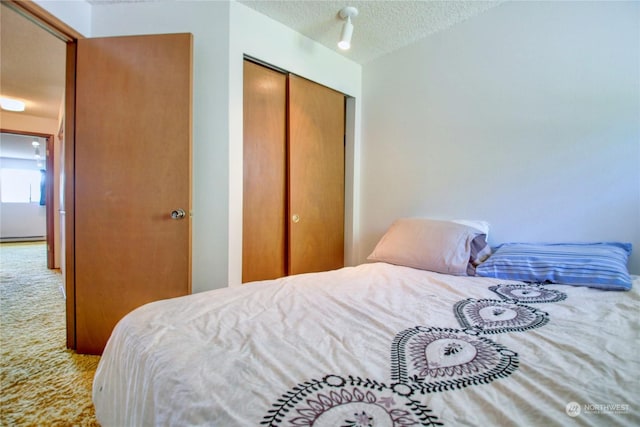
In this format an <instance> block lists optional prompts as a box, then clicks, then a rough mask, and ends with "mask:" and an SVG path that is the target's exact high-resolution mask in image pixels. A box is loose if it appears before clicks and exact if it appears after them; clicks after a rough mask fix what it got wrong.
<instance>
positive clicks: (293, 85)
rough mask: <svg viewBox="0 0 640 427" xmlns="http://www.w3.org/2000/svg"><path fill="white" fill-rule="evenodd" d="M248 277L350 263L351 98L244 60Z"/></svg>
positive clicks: (269, 276) (245, 277)
mask: <svg viewBox="0 0 640 427" xmlns="http://www.w3.org/2000/svg"><path fill="white" fill-rule="evenodd" d="M243 103H244V104H243V105H244V106H243V108H244V145H243V162H244V163H243V164H244V166H243V168H244V176H243V237H242V281H243V282H249V281H254V280H266V279H273V278H277V277H282V276H286V275H290V274H300V273H308V272H315V271H325V270H331V269H336V268H340V267H343V266H344V133H345V132H344V130H345V96H344V95H343V94H341V93H339V92H336V91H334V90H332V89H329V88H327V87H325V86H322V85H320V84H317V83H314V82H312V81H309V80H307V79H305V78H302V77H299V76H296V75H293V74H289V73H285V72H282V71H280V70H276V69H272V68H269V67H267V66H264V65H260V64H257V63H254V62H252V61H249V60H245V62H244V100H243Z"/></svg>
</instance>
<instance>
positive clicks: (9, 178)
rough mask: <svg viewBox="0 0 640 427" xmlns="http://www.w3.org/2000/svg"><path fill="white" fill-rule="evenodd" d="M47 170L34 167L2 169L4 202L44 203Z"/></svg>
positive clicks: (0, 186)
mask: <svg viewBox="0 0 640 427" xmlns="http://www.w3.org/2000/svg"><path fill="white" fill-rule="evenodd" d="M44 179H45V172H44V171H39V170H33V169H10V168H3V169H1V170H0V194H2V203H40V204H41V205H44Z"/></svg>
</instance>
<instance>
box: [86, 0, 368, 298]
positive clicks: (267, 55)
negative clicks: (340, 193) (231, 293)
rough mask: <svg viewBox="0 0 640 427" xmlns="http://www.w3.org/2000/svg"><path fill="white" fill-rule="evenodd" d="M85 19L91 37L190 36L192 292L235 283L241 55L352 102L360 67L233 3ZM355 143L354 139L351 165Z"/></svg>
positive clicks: (168, 6) (107, 10) (152, 7)
mask: <svg viewBox="0 0 640 427" xmlns="http://www.w3.org/2000/svg"><path fill="white" fill-rule="evenodd" d="M91 16H92V21H91V25H90V28H91V34H90V35H91V36H92V37H101V36H114V35H133V34H152V33H172V32H191V33H193V35H194V87H193V94H194V100H193V102H194V109H193V112H194V113H193V114H194V116H193V142H194V145H193V148H194V177H193V178H194V188H193V190H194V206H193V211H194V217H193V291H194V292H201V291H205V290H209V289H214V288H219V287H224V286H227V285H228V284H230V283H231V284H236V283H240V281H241V271H242V264H241V259H242V258H241V256H242V252H241V250H242V248H241V242H242V71H241V70H242V68H241V67H242V58H243V54H244V53H247V54H250V55H252V56H255V57H258V58H260V59H262V60H264V61H267V62H270V63H273V64H274V65H278V66H280V67H282V68H285V69H287V70H289V71H292V72H295V73H298V74H300V75H302V76H305V77H308V78H310V79H312V80H315V81H318V82H319V83H322V84H325V85H327V86H329V87H332V88H334V89H337V90H339V91H341V92H344V93H346V94H349V95H351V96H354V97H356V99H358V100H359V99H360V90H361V85H360V83H361V80H360V73H361V69H360V66H358V65H357V64H355V63H353V62H352V61H349V60H347V59H345V58H343V57H342V56H340V55H339V54H336V53H335V52H333V51H330V50H329V49H326V48H324V47H322V46H319V45H317V44H315V43H313V42H311V41H310V40H309V39H306V38H304V37H302V36H300V35H299V34H298V33H295V32H294V31H292V30H290V29H288V28H286V27H284V26H282V25H280V24H278V23H276V22H275V21H273V20H271V19H269V18H267V17H265V16H263V15H260V14H257V13H255V12H253V11H251V10H250V9H248V8H246V7H245V6H243V5H240V4H238V3H235V2H231V3H229V2H209V1H204V2H203V1H183V2H144V3H126V4H102V5H94V6H93V7H92V14H91ZM357 102H358V103H359V101H357ZM355 104H356V103H352V105H353V109H354V111H353V112H352V115H353V117H354V119H353V120H354V121H355V120H359V116H360V113H359V107H356V105H355ZM358 127H359V126H357V127H354V128H358ZM358 138H359V134H357V132H356V131H354V132H353V135H352V137H351V141H352V145H351V146H350V150H351V151H350V152H351V153H352V154H351V157H352V158H353V157H354V155H353V152H354V150H355V149H356V142H357V141H359V139H358ZM352 169H353V168H352ZM353 175H354V174H353V172H352V178H353ZM352 181H353V180H352ZM238 188H239V189H240V190H239V191H238ZM351 199H352V200H353V197H352V198H351ZM352 229H353V227H352Z"/></svg>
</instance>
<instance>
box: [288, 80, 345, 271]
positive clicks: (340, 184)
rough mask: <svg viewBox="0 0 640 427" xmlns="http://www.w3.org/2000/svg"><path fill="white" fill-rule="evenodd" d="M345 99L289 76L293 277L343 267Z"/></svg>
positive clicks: (290, 239)
mask: <svg viewBox="0 0 640 427" xmlns="http://www.w3.org/2000/svg"><path fill="white" fill-rule="evenodd" d="M344 117H345V114H344V95H343V94H341V93H339V92H336V91H334V90H331V89H329V88H327V87H325V86H322V85H319V84H317V83H314V82H312V81H309V80H306V79H304V78H302V77H298V76H294V75H290V76H289V137H288V143H289V162H288V168H289V181H288V184H289V255H288V262H289V274H299V273H308V272H314V271H324V270H332V269H336V268H340V267H343V266H344Z"/></svg>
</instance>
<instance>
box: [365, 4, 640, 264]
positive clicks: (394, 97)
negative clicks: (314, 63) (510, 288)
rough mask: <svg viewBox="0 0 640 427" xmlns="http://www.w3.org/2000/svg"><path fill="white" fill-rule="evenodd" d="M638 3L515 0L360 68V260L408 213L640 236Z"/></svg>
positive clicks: (534, 231) (495, 237) (526, 232)
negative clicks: (361, 73)
mask: <svg viewBox="0 0 640 427" xmlns="http://www.w3.org/2000/svg"><path fill="white" fill-rule="evenodd" d="M639 25H640V3H638V2H508V3H504V4H502V5H500V6H498V7H496V8H494V9H491V10H489V11H487V12H485V13H484V14H482V15H480V16H477V17H474V18H472V19H470V20H468V21H466V22H464V23H461V24H459V25H457V26H454V27H452V28H450V29H448V30H446V31H444V32H441V33H438V34H435V35H433V36H431V37H428V38H426V39H423V40H421V41H419V42H417V43H415V44H413V45H410V46H408V47H406V48H403V49H401V50H398V51H396V52H393V53H391V54H389V55H387V56H384V57H382V58H379V59H378V60H375V61H373V62H370V63H368V64H366V65H365V66H364V68H363V92H364V106H365V107H364V111H363V141H364V143H363V147H362V174H363V175H362V190H361V191H362V205H361V209H362V222H361V233H362V236H363V240H362V246H361V250H360V259H361V260H364V258H365V257H366V256H367V255H368V253H369V252H370V251H371V250H372V249H373V246H374V245H375V243H376V241H377V240H378V239H379V237H380V236H381V235H382V233H384V231H385V229H386V228H387V227H388V226H389V225H390V223H391V222H392V221H393V220H394V219H395V218H398V217H403V216H432V217H441V218H447V217H449V218H450V217H456V218H463V217H464V218H473V219H485V220H488V221H489V222H490V223H491V224H492V234H491V237H490V240H491V243H492V244H497V243H500V242H505V241H601V240H618V241H627V242H632V243H633V244H634V253H633V255H632V260H631V262H630V270H631V271H632V272H635V273H636V274H640V130H639V119H640V88H639V86H640V83H639V81H640V70H639V67H640V65H639V64H640V37H639V36H640V28H639Z"/></svg>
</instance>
